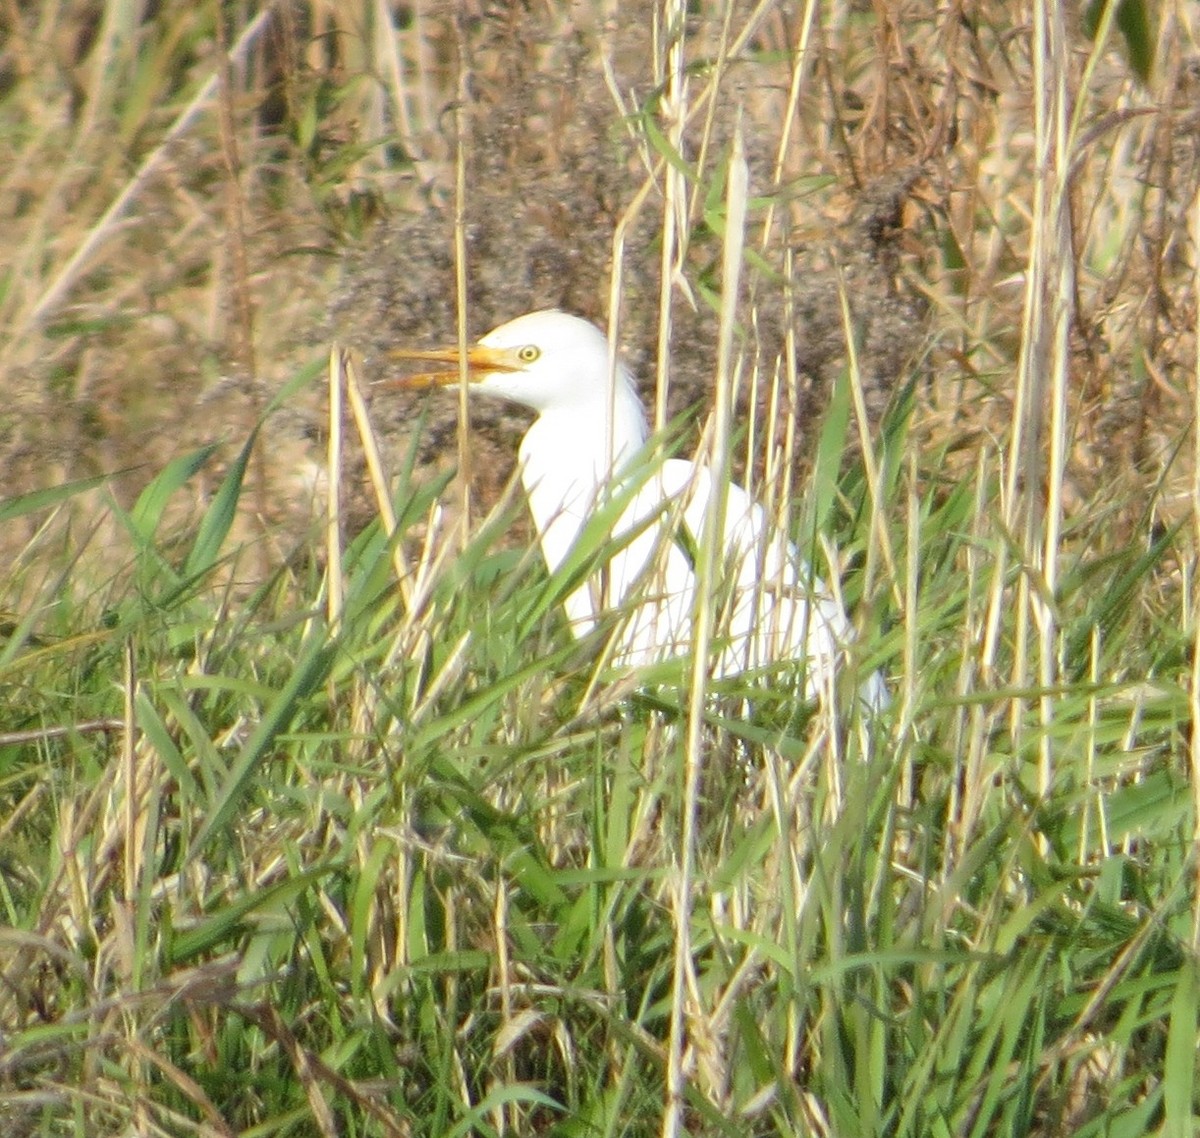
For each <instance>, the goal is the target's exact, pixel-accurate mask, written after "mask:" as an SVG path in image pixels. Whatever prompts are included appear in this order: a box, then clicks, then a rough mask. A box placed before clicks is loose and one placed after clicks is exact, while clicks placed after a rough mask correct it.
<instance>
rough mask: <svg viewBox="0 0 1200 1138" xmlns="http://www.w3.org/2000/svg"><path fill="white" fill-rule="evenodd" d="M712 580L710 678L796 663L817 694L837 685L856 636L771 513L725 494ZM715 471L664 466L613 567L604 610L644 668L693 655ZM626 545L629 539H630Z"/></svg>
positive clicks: (630, 510) (626, 530)
mask: <svg viewBox="0 0 1200 1138" xmlns="http://www.w3.org/2000/svg"><path fill="white" fill-rule="evenodd" d="M724 492H725V502H724V518H723V520H722V532H721V544H720V555H719V563H718V565H717V566H716V579H715V582H714V598H715V601H716V605H715V617H714V629H713V642H714V646H715V652H714V657H715V666H714V674H715V675H716V676H718V677H722V676H729V675H734V674H736V673H739V672H743V671H746V670H748V669H753V668H760V667H763V666H765V665H768V664H774V663H778V662H781V661H787V660H793V661H797V662H800V663H802V664H804V666H805V668H806V680H805V687H806V689H808V691H809V693H810V694H811V695H814V696H815V695H816V694H818V692H819V691H821V690H824V688H825V687H827V686H828V683H829V681H830V680H831V679H832V675H833V671H834V668H835V666H836V661H837V657H838V656H839V655H840V653H841V651H842V648H843V646H844V644H845V643H846V641H847V640H848V639H849V638H850V636H851V628H850V624H849V621H848V620H847V618H846V615H845V613H844V612H843V611H842V608H841V606H840V605H839V604H838V602H837V600H836V598H835V597H834V596H833V594H832V593H831V592H830V591H829V590H828V589H827V588H826V586H825V584H824V583H823V582H822V581H821V580H820V579H819V578H818V577H816V575H815V574H814V573H813V572H812V570H811V568H810V567H809V566H808V565H807V564H806V563H805V562H804V560H803V558H801V557H800V556H799V554H798V552H797V551H796V549H795V547H794V546H793V545H792V544H791V543H790V542H789V541H788V540H787V538H786V537H785V536H784V535H783V533H782V532H781V531H780V530H779V529H778V528H777V527H775V526H773V525H772V524H771V522H770V519H769V518H768V517H767V514H766V511H765V510H764V509H763V508H762V506H760V505H759V504H758V503H757V502H755V501H754V499H753V498H751V496H750V495H749V494H747V493H746V491H745V490H743V489H742V488H741V487H739V486H735V485H729V486H727V487H725V491H724ZM718 505H719V503H718V502H717V499H716V496H715V490H714V484H713V479H712V474H711V471H710V470H709V469H708V468H707V467H704V466H701V465H698V464H696V463H693V462H689V461H686V460H684V459H668V460H666V461H665V462H664V463H662V465H661V468H659V469H658V470H657V471H655V472H654V473H653V475H652V476H651V477H650V478H648V479H647V480H646V482H645V483H644V484H643V485H642V486H641V487H640V488H639V489H638V491H637V492H636V493H635V494H634V496H633V498H632V500H631V501H630V504H629V506H628V507H627V508H626V510H625V512H624V514H623V515H622V518H621V521H620V523H619V525H618V527H617V531H616V536H617V538H618V542H619V543H621V547H620V548H619V549H618V550H617V551H616V552H615V553H614V554H613V556H612V557H611V559H610V561H609V563H608V573H607V577H608V580H607V589H608V597H607V604H606V605H605V607H607V608H612V609H616V610H617V611H619V612H620V613H621V615H622V620H623V622H624V623H623V625H622V627H621V629H620V631H619V633H618V636H619V639H618V649H619V657H620V659H621V661H622V662H624V663H629V664H635V665H636V664H646V663H652V662H656V661H658V660H662V659H666V658H668V657H670V656H674V655H680V654H682V653H686V652H688V651H690V650H691V647H692V644H693V635H692V632H693V630H692V620H693V613H694V612H695V604H696V591H697V584H698V581H697V575H696V566H697V561H698V556H699V549H700V542H701V541H702V540H703V535H704V533H705V527H706V526H707V525H708V524H709V523H708V522H707V520H706V519H707V516H708V514H709V511H710V510H712V509H715V508H717V507H718ZM625 538H627V539H628V540H625Z"/></svg>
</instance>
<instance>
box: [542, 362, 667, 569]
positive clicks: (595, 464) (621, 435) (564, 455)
mask: <svg viewBox="0 0 1200 1138" xmlns="http://www.w3.org/2000/svg"><path fill="white" fill-rule="evenodd" d="M616 381H617V382H616V390H615V392H613V394H612V397H611V398H610V397H609V394H608V393H607V392H598V393H597V397H596V398H595V399H592V400H581V401H577V402H573V403H571V404H569V405H567V406H563V407H551V408H547V409H546V410H544V411H543V412H542V413H541V414H540V415H539V416H538V418H537V420H536V421H535V422H534V424H533V426H531V427H530V428H529V430H528V431H527V432H526V433H525V437H524V439H522V440H521V449H520V456H521V481H522V483H523V484H524V486H525V493H526V496H527V497H528V499H529V509H530V512H531V513H532V514H533V520H534V524H535V525H536V527H537V529H538V532H539V533H540V534H541V543H542V554H543V556H544V557H545V559H546V564H547V565H548V566H549V568H550V570H551V571H552V572H553V571H554V570H555V569H557V568H558V566H559V565H561V564H562V562H563V559H564V558H565V557H566V555H567V553H568V552H569V551H570V549H571V546H572V545H574V543H575V539H576V538H577V537H578V536H579V531H580V530H581V529H582V528H583V525H584V523H585V522H586V521H587V519H588V517H589V516H590V513H591V509H592V506H593V504H594V503H595V501H596V498H597V496H598V494H599V492H600V491H601V490H602V489H603V487H605V486H606V485H607V484H608V483H609V481H610V480H611V478H612V475H613V473H614V472H615V471H619V470H620V469H621V467H622V466H623V465H624V464H625V463H627V462H628V461H629V460H630V458H632V457H633V455H634V454H636V453H637V451H638V450H639V449H640V448H641V447H642V444H643V443H645V441H646V438H647V431H646V413H645V411H644V409H643V408H642V402H641V400H640V399H639V398H638V394H637V391H636V390H635V388H634V386H633V380H632V377H631V376H630V375H629V373H628V372H627V371H626V370H625V369H624V368H623V367H618V369H617V376H616ZM601 424H603V426H604V429H603V430H600V429H599V426H600V425H601ZM610 448H611V453H610Z"/></svg>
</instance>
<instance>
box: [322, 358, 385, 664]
mask: <svg viewBox="0 0 1200 1138" xmlns="http://www.w3.org/2000/svg"><path fill="white" fill-rule="evenodd" d="M344 389H345V353H344V352H343V351H342V349H341V348H339V347H338V346H337V345H336V344H335V345H333V347H331V348H330V349H329V444H328V447H327V448H326V457H325V479H326V483H325V485H326V489H325V581H326V588H325V619H326V620H327V621H328V623H329V628H330V630H331V631H336V630H337V628H338V627H339V625H340V623H341V619H342V613H343V611H344V610H345V604H346V594H345V588H346V586H345V582H344V581H343V580H342V427H343V417H342V392H343V390H344ZM393 524H394V520H393ZM331 682H332V681H331Z"/></svg>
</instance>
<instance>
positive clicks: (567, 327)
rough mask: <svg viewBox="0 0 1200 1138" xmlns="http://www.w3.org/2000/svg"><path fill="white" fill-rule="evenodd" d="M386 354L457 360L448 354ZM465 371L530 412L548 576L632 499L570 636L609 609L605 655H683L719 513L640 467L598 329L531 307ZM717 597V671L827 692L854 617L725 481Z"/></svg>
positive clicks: (569, 608) (876, 680)
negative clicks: (797, 676) (786, 666)
mask: <svg viewBox="0 0 1200 1138" xmlns="http://www.w3.org/2000/svg"><path fill="white" fill-rule="evenodd" d="M394 354H395V355H397V356H401V357H404V358H409V359H422V360H433V361H439V362H443V363H454V364H457V362H458V352H457V351H456V350H455V349H446V350H436V351H407V350H401V351H397V352H395V353H394ZM467 367H468V377H469V379H470V381H471V388H472V391H478V392H479V393H481V394H486V395H490V396H495V397H499V398H502V399H508V400H511V401H512V402H514V403H520V404H523V405H524V406H526V407H529V408H531V409H532V410H533V411H535V412H536V413H537V418H536V419H535V420H534V422H533V424H532V425H531V426H530V428H529V430H528V431H527V432H526V434H525V437H524V438H523V439H522V441H521V446H520V451H519V455H520V475H521V481H522V484H523V485H524V487H525V491H526V494H527V496H528V499H529V508H530V512H531V513H532V514H533V520H534V524H535V526H536V527H537V531H538V534H539V538H540V543H541V549H542V554H543V556H544V558H545V560H546V564H547V566H548V567H549V568H550V570H551V571H552V572H553V571H554V570H555V569H557V568H558V567H559V566H560V565H562V564H563V562H564V560H565V559H566V558H567V556H568V555H569V554H570V553H571V551H572V549H573V548H574V546H575V543H576V541H577V539H578V537H579V534H580V532H581V531H582V529H583V528H584V526H585V525H586V524H587V522H588V520H589V519H590V518H591V517H592V516H593V515H594V513H595V511H596V510H597V508H599V507H602V506H603V504H604V503H605V502H606V501H609V500H617V499H622V498H623V497H628V499H629V500H628V504H627V505H626V506H625V507H624V508H623V509H622V511H621V513H620V516H619V520H618V521H617V523H616V525H615V527H614V529H613V534H612V544H613V546H614V547H616V548H615V549H614V551H613V552H612V553H611V556H609V557H607V559H606V560H605V562H604V564H603V565H602V566H601V568H600V569H599V571H597V572H596V573H594V574H593V575H592V576H591V577H590V578H589V579H588V580H587V581H585V582H584V583H583V584H582V585H581V586H580V587H579V588H577V589H576V590H575V591H574V592H573V593H571V594H570V595H569V596H568V597H567V599H566V601H565V603H564V607H565V609H566V615H567V618H568V621H569V623H570V627H571V630H572V632H573V633H574V634H575V635H576V636H584V635H586V634H587V633H589V632H591V631H592V630H593V629H594V628H595V627H596V625H597V623H598V622H599V620H600V619H601V617H602V616H605V615H606V614H607V616H608V618H609V619H612V620H614V622H615V626H616V627H615V632H614V635H615V637H616V640H615V643H614V661H615V662H616V663H618V664H626V665H629V666H633V667H637V666H644V665H647V664H651V663H657V662H659V661H662V660H665V659H670V658H672V657H675V656H679V655H682V654H685V653H687V652H688V651H690V649H691V643H692V622H693V613H694V612H695V605H696V599H697V597H696V589H697V577H696V573H695V557H694V552H695V550H696V549H697V547H698V543H699V541H700V540H701V539H702V535H703V533H704V532H705V525H706V522H705V517H706V514H707V512H708V511H709V510H710V509H714V508H719V503H717V501H716V499H715V493H714V486H713V481H712V477H711V474H710V472H709V470H708V469H707V468H706V467H704V466H702V465H699V464H697V463H693V462H688V461H685V460H683V459H674V458H672V459H666V460H665V461H662V460H660V461H657V462H654V463H652V464H651V465H649V466H647V465H646V462H647V461H649V459H648V456H647V455H646V453H645V451H644V450H643V448H644V446H645V443H646V441H647V437H648V435H647V428H646V415H645V410H644V408H643V406H642V402H641V399H640V398H639V397H638V393H637V389H636V388H635V386H634V383H633V377H632V376H631V375H630V373H629V371H628V370H627V369H626V368H625V366H624V365H623V364H622V363H620V362H618V363H617V368H616V377H615V378H616V386H615V389H610V385H609V352H608V343H607V341H606V340H605V337H604V335H603V334H602V333H601V332H600V331H599V329H597V328H595V327H594V326H593V325H592V324H590V323H588V322H587V321H586V320H582V319H580V318H579V317H577V316H570V315H568V314H567V313H564V312H558V311H546V312H533V313H529V314H528V315H525V316H520V317H518V318H517V319H516V320H512V321H510V322H509V323H507V324H502V325H501V326H500V327H498V328H496V329H494V330H493V331H491V332H489V333H488V334H487V335H486V336H484V337H483V339H482V340H480V341H479V343H478V344H477V345H476V346H474V347H473V348H471V349H469V350H468V353H467ZM457 382H458V372H457V371H456V370H455V371H450V370H445V371H438V372H430V373H425V374H422V375H418V376H412V377H410V378H408V379H407V380H402V381H401V384H402V385H403V386H406V387H428V386H435V385H436V386H445V385H450V384H454V383H457ZM639 459H642V460H645V461H642V462H639V461H638V460H639ZM714 594H715V599H716V608H715V613H716V616H715V619H714V629H713V641H712V642H713V646H714V647H713V673H712V674H713V675H714V676H715V677H717V678H721V677H725V676H730V675H736V674H738V673H741V672H744V671H747V670H749V669H754V668H760V667H764V666H766V665H770V664H776V663H778V662H780V661H794V662H796V664H797V666H798V667H799V668H801V669H802V670H803V675H804V691H805V694H806V695H807V696H808V697H809V698H817V697H819V696H821V695H822V694H823V693H826V692H828V691H829V690H830V689H831V687H832V683H833V679H834V676H835V674H836V671H837V669H838V667H839V665H840V663H841V661H842V660H843V658H844V656H845V650H846V647H847V645H848V644H849V643H850V641H851V640H852V639H853V629H852V627H851V625H850V622H849V620H848V619H847V617H846V614H845V613H844V612H843V610H842V608H841V606H840V605H839V604H838V602H837V600H836V599H835V598H834V596H833V595H832V594H831V593H830V592H829V590H828V589H827V588H826V587H825V585H824V584H823V582H822V581H821V580H820V579H819V578H817V577H815V576H814V575H813V574H812V572H811V570H810V569H809V567H808V566H807V565H806V564H805V562H804V560H803V559H802V558H801V557H800V555H799V554H798V553H797V551H796V549H795V548H794V547H793V546H792V545H791V543H790V542H788V541H787V539H786V538H785V536H784V535H783V534H782V533H780V532H779V530H778V529H776V528H775V527H774V526H772V525H771V523H770V521H769V519H768V518H767V515H766V512H765V511H764V510H763V508H762V507H761V506H760V505H759V504H758V503H757V502H755V501H754V500H753V499H752V498H751V497H750V496H749V495H748V494H747V493H746V492H745V491H744V490H743V489H741V488H740V487H738V486H733V485H729V486H727V488H726V498H725V503H724V514H723V533H722V541H721V546H720V564H719V566H718V570H717V580H716V585H715V588H714ZM860 691H861V697H862V699H863V701H864V702H865V703H866V704H867V705H868V706H871V707H880V706H882V705H883V704H884V703H886V701H887V694H886V688H885V686H884V683H883V679H882V677H881V676H879V675H878V673H876V674H873V675H872V676H871V677H870V678H869V679H868V680H867V682H866V683H865V684H863V685H862V686H861V688H860Z"/></svg>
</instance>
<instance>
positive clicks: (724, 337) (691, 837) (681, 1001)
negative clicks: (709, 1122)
mask: <svg viewBox="0 0 1200 1138" xmlns="http://www.w3.org/2000/svg"><path fill="white" fill-rule="evenodd" d="M749 181H750V171H749V168H748V167H747V165H746V158H745V153H744V151H743V148H742V134H741V123H740V121H739V122H738V124H737V126H736V127H735V130H734V136H733V149H732V153H731V154H730V158H729V178H728V185H727V190H726V199H725V241H724V248H723V251H722V257H723V261H722V271H721V312H720V326H719V331H718V339H717V345H718V346H717V397H716V404H715V407H714V410H713V431H712V439H711V449H710V452H709V453H710V455H711V459H710V470H711V478H712V487H713V500H712V503H711V508H710V510H709V511H708V513H707V514H706V516H705V519H704V527H703V533H702V535H701V540H700V548H699V556H698V558H697V564H696V596H697V603H696V614H695V622H694V629H695V633H694V642H693V644H692V674H691V683H690V690H689V693H688V710H687V728H686V736H685V741H684V767H685V769H684V788H683V834H682V842H681V846H682V849H681V852H680V865H679V870H678V879H677V884H676V890H675V896H674V898H673V902H674V903H673V912H674V923H675V955H674V966H673V970H672V982H671V1012H670V1017H669V1021H670V1031H669V1039H668V1044H667V1103H666V1111H665V1112H664V1115H663V1126H662V1134H663V1138H677V1136H678V1135H679V1134H681V1133H682V1131H683V1104H684V1091H685V1084H686V1077H685V1072H684V1064H683V1055H684V1045H685V1041H686V1026H685V1025H686V1015H685V1009H686V1004H687V1000H688V992H689V989H690V988H691V986H692V975H691V974H692V940H691V918H692V900H693V898H692V890H693V875H694V873H695V865H696V848H697V842H698V834H697V827H698V822H699V803H700V776H701V773H702V771H703V766H704V750H703V727H704V706H705V701H706V697H707V692H708V669H709V666H710V661H709V658H708V656H709V645H710V643H711V639H712V624H713V604H714V597H713V589H714V586H715V584H716V581H717V575H718V571H719V568H720V549H719V546H720V542H721V534H722V532H723V530H724V516H723V515H724V506H725V499H726V493H725V491H726V488H727V486H728V479H729V465H728V459H729V431H730V417H731V415H730V412H731V408H730V393H731V390H732V364H733V336H734V321H735V318H736V313H737V298H738V289H739V284H740V280H741V267H742V249H743V242H744V240H745V226H746V212H747V203H748V198H749Z"/></svg>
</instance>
